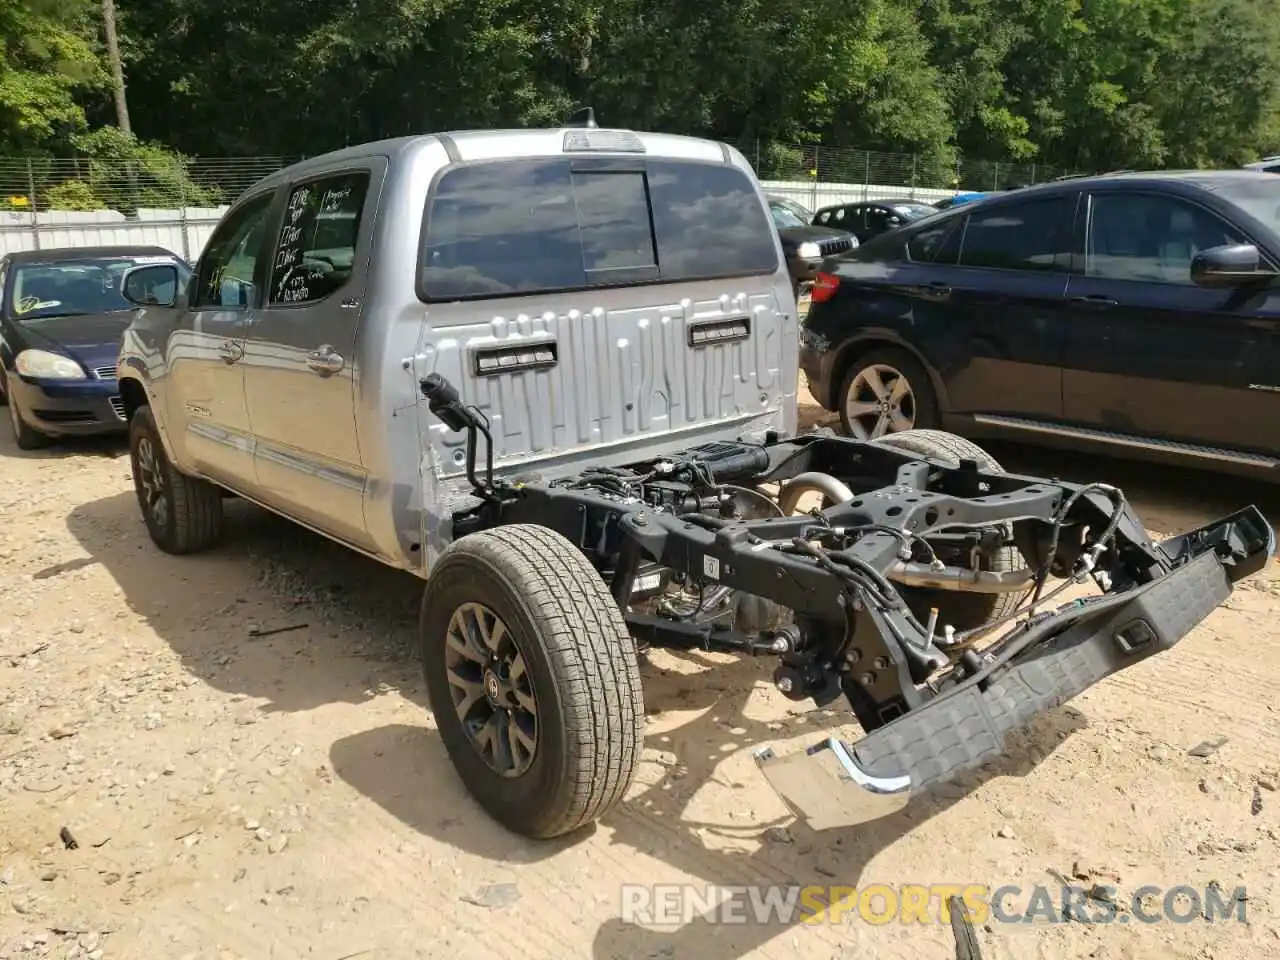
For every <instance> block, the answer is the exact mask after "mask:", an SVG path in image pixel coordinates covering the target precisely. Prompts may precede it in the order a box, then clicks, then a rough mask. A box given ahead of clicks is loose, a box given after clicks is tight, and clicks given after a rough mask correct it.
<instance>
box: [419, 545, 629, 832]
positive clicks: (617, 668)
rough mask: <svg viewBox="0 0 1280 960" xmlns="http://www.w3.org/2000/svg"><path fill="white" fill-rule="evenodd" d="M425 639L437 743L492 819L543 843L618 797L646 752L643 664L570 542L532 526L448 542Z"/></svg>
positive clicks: (433, 586) (427, 604)
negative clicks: (442, 746)
mask: <svg viewBox="0 0 1280 960" xmlns="http://www.w3.org/2000/svg"><path fill="white" fill-rule="evenodd" d="M420 632H421V643H422V664H423V672H424V675H425V679H426V685H427V694H428V698H429V700H430V703H431V710H432V713H433V714H434V715H435V721H436V726H437V728H438V730H439V732H440V738H441V740H442V741H443V742H444V745H445V748H446V750H447V751H448V753H449V758H450V759H451V760H452V762H453V764H454V767H455V768H456V769H457V771H458V775H459V777H460V778H461V780H462V782H463V784H464V785H465V786H466V788H467V790H468V791H469V792H470V793H471V795H472V796H473V797H474V798H475V799H476V801H477V802H478V803H479V804H480V806H481V807H483V808H484V810H485V811H486V812H487V813H488V814H489V815H490V816H492V817H493V818H494V819H495V820H497V821H498V822H499V823H501V824H502V825H503V826H505V827H507V828H508V829H509V830H512V831H514V832H515V833H518V834H521V835H523V836H526V837H530V838H533V839H549V838H551V837H556V836H560V835H562V834H566V833H570V832H572V831H573V830H576V829H578V828H579V827H581V826H584V825H585V824H587V823H589V822H591V821H594V820H596V819H598V818H599V817H601V816H602V815H603V814H604V813H606V812H607V811H608V810H609V809H610V808H612V807H613V806H614V805H615V804H616V803H617V802H618V801H620V800H621V799H622V797H623V796H624V795H625V794H626V792H627V790H628V788H629V787H630V786H631V783H632V780H633V778H634V776H635V771H636V767H637V764H638V763H639V760H640V751H641V748H642V742H643V734H644V698H643V696H642V691H641V685H640V665H639V660H638V657H637V654H636V645H635V641H634V639H633V638H632V637H631V634H630V632H629V631H628V630H627V625H626V621H625V620H623V618H622V614H621V612H620V611H619V609H618V605H617V603H616V601H615V600H614V599H613V596H612V595H611V594H610V592H609V590H608V588H607V587H606V585H605V583H604V581H603V580H602V579H601V578H600V576H599V574H598V573H596V571H595V569H594V568H593V567H592V566H591V564H590V563H588V562H587V559H586V558H585V557H584V556H583V555H582V553H581V552H580V551H579V550H578V549H577V548H576V547H575V546H574V545H573V544H572V543H570V542H569V541H568V540H567V539H565V538H564V537H562V536H561V535H560V534H558V533H556V532H555V531H553V530H550V529H548V528H546V527H541V526H537V525H532V524H513V525H511V526H505V527H497V528H495V529H492V530H486V531H483V532H480V533H474V534H471V535H469V536H466V537H463V538H461V539H460V540H456V541H454V542H453V543H452V544H450V545H449V547H448V548H447V549H446V550H445V551H444V553H443V555H442V556H441V558H440V561H439V563H438V564H437V565H436V568H435V570H434V571H433V572H432V574H431V577H430V579H429V580H428V582H427V586H426V590H425V592H424V594H423V600H422V615H421V619H420Z"/></svg>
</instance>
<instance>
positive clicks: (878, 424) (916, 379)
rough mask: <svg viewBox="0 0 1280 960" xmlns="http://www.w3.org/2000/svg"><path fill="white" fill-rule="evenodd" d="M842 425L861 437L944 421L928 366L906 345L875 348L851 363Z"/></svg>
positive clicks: (841, 399)
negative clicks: (939, 410) (917, 358)
mask: <svg viewBox="0 0 1280 960" xmlns="http://www.w3.org/2000/svg"><path fill="white" fill-rule="evenodd" d="M837 410H838V411H839V413H840V425H841V427H842V428H843V429H844V433H845V435H846V436H849V437H853V438H854V439H855V440H875V439H876V438H878V437H883V436H887V435H889V434H894V433H902V432H903V431H906V430H920V429H930V428H932V427H936V426H937V425H938V399H937V396H936V394H935V393H934V390H933V383H932V381H930V379H929V375H928V374H927V373H926V372H925V370H924V367H922V366H921V365H920V363H919V362H918V361H917V360H916V359H915V357H913V356H911V354H909V353H907V352H906V351H905V350H897V349H894V348H892V347H889V348H884V349H878V350H872V351H871V352H870V353H866V354H864V355H862V356H861V357H858V358H857V359H855V360H854V362H853V363H852V364H851V365H850V367H849V369H848V371H847V372H846V373H845V375H844V379H843V380H842V382H841V384H840V393H839V396H838V397H837Z"/></svg>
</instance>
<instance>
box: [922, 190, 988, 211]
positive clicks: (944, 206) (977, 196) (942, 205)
mask: <svg viewBox="0 0 1280 960" xmlns="http://www.w3.org/2000/svg"><path fill="white" fill-rule="evenodd" d="M986 197H987V194H985V193H957V194H956V195H955V196H954V197H943V198H942V199H941V200H935V201H934V203H933V207H934V208H935V209H937V210H950V209H951V208H952V207H958V206H960V205H961V204H962V203H973V202H974V201H975V200H983V199H985V198H986Z"/></svg>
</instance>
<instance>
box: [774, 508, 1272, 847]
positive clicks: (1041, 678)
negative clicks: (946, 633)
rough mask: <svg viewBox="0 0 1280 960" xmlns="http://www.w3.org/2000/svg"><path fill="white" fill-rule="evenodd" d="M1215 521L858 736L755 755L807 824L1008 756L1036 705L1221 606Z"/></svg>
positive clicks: (1078, 688)
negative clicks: (1120, 587) (1133, 575)
mask: <svg viewBox="0 0 1280 960" xmlns="http://www.w3.org/2000/svg"><path fill="white" fill-rule="evenodd" d="M1246 514H1249V516H1247V517H1246V516H1245V515H1246ZM1236 518H1244V519H1246V520H1247V522H1249V523H1250V524H1257V523H1258V522H1261V524H1262V528H1261V529H1265V530H1266V533H1267V537H1266V543H1265V545H1262V546H1259V545H1256V544H1255V545H1254V549H1253V552H1252V554H1251V558H1252V562H1253V564H1257V562H1258V560H1259V557H1258V556H1257V555H1258V554H1260V553H1262V551H1265V556H1263V557H1261V561H1262V562H1263V563H1265V562H1266V559H1267V557H1269V556H1271V555H1273V554H1274V553H1275V549H1276V542H1275V534H1274V532H1273V531H1272V530H1271V528H1270V527H1269V525H1267V524H1266V521H1265V520H1263V519H1262V516H1261V514H1260V513H1258V511H1257V510H1256V508H1252V507H1251V508H1249V509H1248V510H1247V511H1241V513H1240V514H1237V515H1236ZM1227 522H1230V521H1227ZM1222 523H1223V521H1219V522H1218V523H1216V524H1211V525H1209V526H1207V527H1204V528H1202V529H1201V530H1198V531H1195V532H1193V533H1190V534H1186V535H1184V536H1182V537H1176V538H1173V540H1170V541H1166V543H1165V544H1162V547H1164V548H1165V549H1166V550H1168V551H1170V552H1173V551H1174V550H1176V549H1187V545H1188V544H1193V545H1195V547H1194V548H1193V549H1198V550H1200V551H1202V552H1199V555H1198V556H1195V557H1194V559H1191V560H1189V561H1188V562H1186V563H1184V564H1183V565H1182V566H1179V567H1176V568H1175V569H1173V570H1171V571H1170V572H1169V573H1167V574H1165V575H1163V576H1161V577H1159V578H1158V579H1156V580H1153V581H1151V582H1149V583H1146V584H1144V585H1142V586H1140V587H1137V588H1134V589H1132V590H1128V591H1125V592H1122V593H1116V594H1107V595H1104V596H1101V597H1093V598H1089V599H1088V600H1085V601H1077V603H1076V604H1075V606H1074V607H1071V608H1069V610H1068V612H1067V613H1066V615H1065V618H1066V619H1065V622H1066V623H1067V626H1066V627H1065V628H1064V627H1063V623H1064V619H1063V617H1055V618H1054V620H1053V622H1052V624H1051V625H1050V626H1044V625H1037V626H1034V627H1032V628H1031V629H1030V630H1029V631H1027V634H1026V637H1025V638H1020V639H1019V640H1018V641H1015V643H1013V644H1010V645H1009V647H1008V648H1007V650H1006V651H1005V652H1002V653H1001V654H999V655H998V656H997V657H996V658H995V659H994V660H992V661H990V662H988V663H986V664H985V665H984V667H983V669H982V670H980V671H979V672H978V673H977V674H976V675H974V676H971V677H969V678H968V679H966V680H964V681H963V682H962V683H960V684H959V685H957V686H956V687H954V688H952V689H951V690H948V691H945V692H944V693H942V694H940V695H939V696H938V697H937V698H935V699H934V700H932V701H930V702H928V703H927V704H925V705H923V706H921V707H918V708H917V709H915V710H912V711H911V712H910V713H908V714H906V715H904V716H902V717H900V718H898V719H896V720H894V721H892V722H890V723H888V724H886V725H885V726H883V727H880V728H878V729H876V730H873V731H872V732H871V733H869V734H867V735H866V736H864V737H863V738H862V739H860V740H857V741H855V742H852V743H851V742H848V741H844V740H841V739H839V738H838V737H828V738H826V739H824V740H823V741H822V742H820V743H817V744H814V745H813V746H811V747H809V748H808V749H806V750H803V751H801V752H798V753H795V754H791V755H787V756H778V755H776V754H775V753H774V752H773V750H772V749H770V748H764V749H762V750H760V751H757V752H756V754H755V759H756V763H757V764H758V766H759V767H760V769H761V772H762V773H763V774H764V776H765V778H766V780H768V782H769V783H770V785H771V786H772V787H773V788H774V790H775V791H776V792H777V794H778V795H779V796H780V797H781V798H782V800H783V801H784V802H785V803H786V804H787V806H788V807H790V808H791V810H792V811H793V812H795V813H796V814H797V815H799V816H801V817H803V818H804V819H805V820H807V821H808V822H809V824H810V826H812V827H813V828H814V829H826V828H829V827H840V826H844V827H848V826H854V825H857V824H861V823H867V822H869V821H871V820H875V819H878V818H880V817H883V816H886V815H888V814H891V813H894V812H896V811H897V810H899V809H901V808H902V807H903V806H905V805H906V804H907V803H908V802H909V801H910V799H911V798H912V797H913V796H916V795H918V794H920V793H924V792H927V791H928V790H929V789H930V788H931V787H933V786H935V785H938V784H941V783H945V782H948V781H951V780H954V779H955V778H956V777H958V776H960V775H962V774H964V773H966V772H970V771H973V770H974V769H976V768H977V767H979V766H981V765H983V764H986V763H989V762H991V761H992V760H994V759H996V758H997V757H999V756H1001V755H1003V754H1004V753H1005V752H1006V751H1007V743H1008V740H1009V736H1010V735H1011V734H1013V733H1015V732H1016V731H1018V730H1021V729H1025V728H1026V727H1027V726H1028V725H1029V724H1030V722H1031V721H1032V720H1033V719H1034V718H1035V717H1036V716H1037V715H1039V714H1041V713H1043V712H1045V711H1047V710H1050V709H1052V708H1054V707H1057V706H1060V705H1061V704H1063V703H1065V702H1066V701H1068V700H1070V699H1071V698H1073V697H1075V696H1077V695H1078V694H1080V693H1082V692H1083V691H1085V690H1087V689H1088V688H1089V687H1091V686H1093V685H1094V684H1096V683H1098V682H1099V681H1100V680H1102V679H1104V678H1106V677H1108V676H1110V675H1111V674H1113V673H1117V672H1119V671H1120V670H1124V669H1127V668H1129V667H1131V666H1133V665H1134V664H1135V663H1138V662H1139V661H1141V660H1145V659H1146V658H1148V657H1151V656H1154V655H1155V654H1158V653H1161V652H1163V651H1165V650H1168V649H1170V648H1171V647H1173V646H1174V645H1175V644H1177V643H1178V641H1180V640H1181V639H1182V638H1183V637H1185V636H1186V635H1187V634H1188V633H1189V632H1190V631H1191V630H1192V629H1193V628H1194V627H1195V626H1196V625H1197V624H1199V623H1200V622H1201V621H1203V620H1204V619H1205V618H1206V617H1208V616H1209V614H1211V613H1212V612H1213V611H1214V610H1216V609H1217V608H1218V606H1219V605H1220V604H1221V603H1222V602H1223V601H1224V600H1226V599H1227V597H1228V596H1229V595H1230V594H1231V590H1232V582H1233V579H1235V576H1234V571H1229V570H1228V568H1227V567H1226V566H1224V563H1223V561H1222V560H1221V559H1220V558H1219V556H1218V554H1217V553H1215V551H1214V549H1213V547H1214V546H1215V545H1216V544H1214V543H1213V542H1212V541H1213V537H1212V535H1211V534H1210V531H1214V530H1216V529H1218V528H1220V527H1221V525H1222ZM1254 568H1255V569H1256V566H1255V567H1254ZM1050 630H1051V631H1052V632H1051V633H1050ZM1037 634H1039V635H1038V636H1037Z"/></svg>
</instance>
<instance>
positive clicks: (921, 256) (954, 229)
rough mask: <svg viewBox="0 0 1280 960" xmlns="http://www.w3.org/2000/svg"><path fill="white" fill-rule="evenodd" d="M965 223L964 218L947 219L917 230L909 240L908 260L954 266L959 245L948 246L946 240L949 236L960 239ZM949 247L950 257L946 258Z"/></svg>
mask: <svg viewBox="0 0 1280 960" xmlns="http://www.w3.org/2000/svg"><path fill="white" fill-rule="evenodd" d="M963 221H964V217H947V218H946V219H944V220H942V221H940V222H938V223H934V224H930V225H929V226H927V227H923V228H922V229H920V230H917V231H916V232H915V233H913V234H912V235H911V238H910V239H909V240H907V258H908V259H909V260H911V261H912V262H913V263H942V264H954V263H955V262H956V258H955V250H956V249H957V247H958V244H955V243H952V244H947V243H946V240H947V238H948V237H949V236H954V237H959V235H960V233H961V231H962V230H963ZM947 247H950V248H951V254H952V255H951V256H950V257H946V256H944V254H945V253H946V252H947V250H946V248H947Z"/></svg>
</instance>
